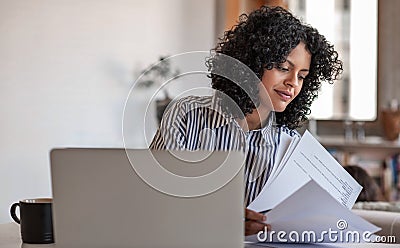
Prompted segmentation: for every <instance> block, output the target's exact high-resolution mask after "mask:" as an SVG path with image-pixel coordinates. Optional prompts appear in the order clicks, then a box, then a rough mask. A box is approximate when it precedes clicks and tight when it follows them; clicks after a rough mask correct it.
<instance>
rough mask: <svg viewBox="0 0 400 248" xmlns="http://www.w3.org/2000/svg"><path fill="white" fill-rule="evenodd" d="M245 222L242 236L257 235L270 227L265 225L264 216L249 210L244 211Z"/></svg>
mask: <svg viewBox="0 0 400 248" xmlns="http://www.w3.org/2000/svg"><path fill="white" fill-rule="evenodd" d="M244 211H245V221H244V235H246V236H247V235H253V234H257V233H258V232H259V231H264V230H265V227H267V228H268V229H270V225H268V224H265V223H263V222H265V221H266V220H267V218H266V216H265V215H263V214H260V213H257V212H255V211H253V210H250V209H247V208H246V209H245V210H244Z"/></svg>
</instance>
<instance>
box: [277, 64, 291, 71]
mask: <svg viewBox="0 0 400 248" xmlns="http://www.w3.org/2000/svg"><path fill="white" fill-rule="evenodd" d="M278 69H279V70H281V71H289V68H286V67H283V66H280V65H278Z"/></svg>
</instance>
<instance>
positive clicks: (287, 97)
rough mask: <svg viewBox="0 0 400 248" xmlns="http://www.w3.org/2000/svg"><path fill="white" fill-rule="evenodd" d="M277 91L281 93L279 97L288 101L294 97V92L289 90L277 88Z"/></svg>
mask: <svg viewBox="0 0 400 248" xmlns="http://www.w3.org/2000/svg"><path fill="white" fill-rule="evenodd" d="M275 92H276V93H277V94H278V95H279V97H280V98H281V99H282V100H284V101H288V100H290V99H291V98H292V96H293V94H292V93H290V92H289V91H280V90H275Z"/></svg>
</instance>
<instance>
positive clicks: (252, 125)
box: [237, 109, 271, 131]
mask: <svg viewBox="0 0 400 248" xmlns="http://www.w3.org/2000/svg"><path fill="white" fill-rule="evenodd" d="M270 113H271V111H270V110H261V109H253V112H251V114H247V115H246V117H245V118H244V119H238V120H237V122H238V123H239V125H240V127H241V128H242V129H243V130H245V131H249V130H256V129H260V128H261V127H264V126H265V123H266V122H267V119H268V116H269V114H270Z"/></svg>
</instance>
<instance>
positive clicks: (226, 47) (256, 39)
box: [150, 6, 342, 235]
mask: <svg viewBox="0 0 400 248" xmlns="http://www.w3.org/2000/svg"><path fill="white" fill-rule="evenodd" d="M213 51H214V55H213V56H211V57H210V58H209V59H208V61H207V65H208V68H209V70H210V72H211V76H210V77H211V79H212V83H211V85H212V88H213V89H215V90H216V93H215V94H214V95H213V96H211V97H195V96H192V97H186V98H183V99H180V100H178V101H176V102H175V103H174V104H173V106H172V107H169V108H168V110H167V111H166V113H165V114H164V117H163V120H162V122H161V125H160V128H159V130H158V131H157V133H156V135H155V137H154V139H153V141H152V144H151V145H150V148H152V149H188V150H196V149H217V150H235V149H236V150H240V149H244V150H245V152H246V163H245V166H246V167H245V181H246V190H245V191H246V193H245V194H246V195H245V204H246V206H247V205H248V204H249V203H250V202H251V201H253V200H254V198H255V197H256V196H257V195H258V194H259V192H260V190H261V189H262V187H263V185H265V183H266V181H267V179H268V176H269V172H270V170H271V168H272V166H273V165H274V161H275V154H276V149H277V147H278V145H279V141H280V137H281V134H282V132H285V133H286V134H289V135H290V136H294V135H299V134H298V133H297V132H296V128H298V127H300V125H301V123H302V122H304V121H305V120H307V117H306V115H308V114H310V105H311V103H312V101H313V100H314V99H315V98H316V97H317V95H318V90H319V89H320V87H321V82H322V81H326V82H329V83H332V82H333V80H335V79H337V77H338V76H339V74H340V73H341V72H342V62H341V61H340V60H339V59H338V54H337V52H336V51H335V50H334V48H333V46H332V45H331V44H330V43H329V42H328V41H327V40H326V39H325V37H324V36H322V35H320V34H319V33H318V31H317V30H316V29H314V28H312V27H310V26H308V25H305V24H303V23H301V21H300V20H299V19H297V18H295V17H294V16H293V15H292V14H291V13H289V12H288V11H286V10H284V9H282V8H280V7H275V8H269V7H265V6H263V7H261V8H260V9H258V10H256V11H254V12H252V13H250V14H249V15H248V16H247V15H242V16H241V17H240V20H239V23H238V24H237V25H236V26H234V27H233V28H232V29H231V30H229V31H227V32H225V34H224V37H223V38H222V39H221V40H220V42H219V43H218V45H217V46H216V48H215V49H214V50H213ZM221 55H224V56H229V57H232V58H234V59H236V60H238V61H240V62H241V63H243V64H244V65H246V66H247V67H248V68H250V69H251V71H252V72H253V73H254V74H255V75H256V77H257V80H253V79H252V77H251V75H248V72H246V71H245V70H243V68H240V66H237V65H236V64H233V65H232V66H231V68H229V69H230V70H231V72H232V74H233V75H236V76H237V77H234V78H236V79H238V78H239V79H240V80H236V81H235V82H233V81H231V80H229V79H227V77H224V76H223V75H220V74H219V73H216V72H218V71H219V70H222V71H223V70H224V69H221V68H222V67H224V66H225V67H226V64H227V63H226V61H223V60H222V59H221V58H223V57H224V56H221ZM225 69H226V68H225ZM271 105H272V106H271ZM271 107H272V108H271ZM271 110H272V111H271ZM263 220H265V216H264V215H262V214H260V213H256V212H254V211H251V210H248V209H246V221H245V234H246V235H250V234H255V233H258V232H259V231H260V230H264V227H265V224H262V223H261V222H262V221H263Z"/></svg>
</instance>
